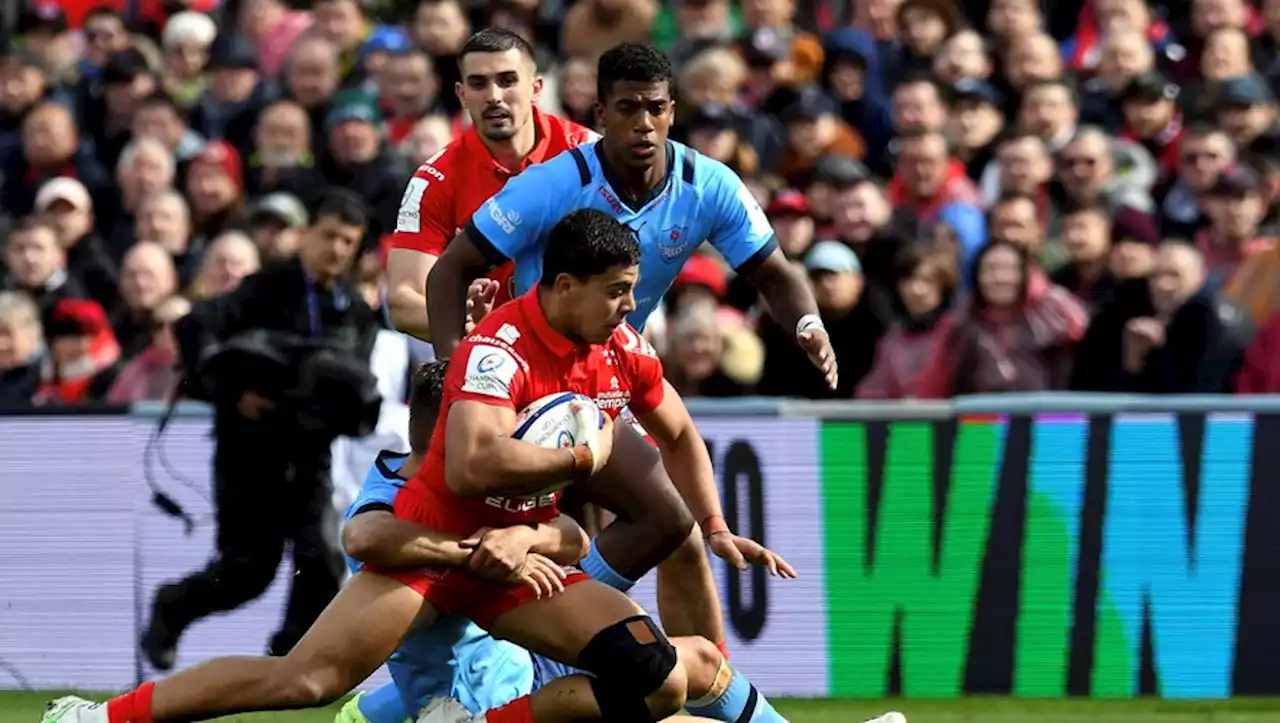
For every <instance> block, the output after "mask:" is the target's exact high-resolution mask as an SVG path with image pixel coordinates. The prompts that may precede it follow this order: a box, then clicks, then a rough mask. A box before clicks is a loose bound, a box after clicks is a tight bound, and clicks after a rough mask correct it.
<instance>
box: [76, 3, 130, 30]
mask: <svg viewBox="0 0 1280 723" xmlns="http://www.w3.org/2000/svg"><path fill="white" fill-rule="evenodd" d="M97 18H114V19H116V20H119V21H120V23H121V24H122V25H123V24H124V15H122V14H121V13H120V11H119V10H116V9H115V8H113V7H111V6H110V5H109V4H106V3H103V4H102V5H99V6H97V7H95V8H92V9H90V10H89V12H87V13H85V14H84V22H85V23H86V24H87V23H88V22H89V21H90V20H95V19H97Z"/></svg>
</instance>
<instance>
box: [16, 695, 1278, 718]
mask: <svg viewBox="0 0 1280 723" xmlns="http://www.w3.org/2000/svg"><path fill="white" fill-rule="evenodd" d="M57 695H58V694H56V693H16V692H0V723H39V721H40V712H41V711H42V710H43V708H44V704H45V702H46V701H47V700H49V699H51V698H54V697H57ZM773 702H774V704H775V705H776V706H777V708H778V710H779V711H780V712H781V713H782V714H783V715H785V716H786V717H787V718H788V719H789V720H790V721H791V723H858V722H859V721H861V720H863V719H865V718H868V717H870V716H873V715H879V714H880V713H883V712H885V711H888V710H899V711H902V712H903V713H905V714H906V716H907V718H908V720H909V721H910V723H987V722H988V721H990V722H991V723H1276V722H1277V721H1280V699H1276V698H1265V699H1262V698H1258V699H1236V700H1226V701H1204V702H1172V701H1161V700H1126V701H1091V700H1079V701H1077V700H1071V701H1062V700H1046V701H1027V700H1011V699H1006V698H967V699H964V700H952V701H915V700H894V701H860V700H859V701H855V700H786V699H781V700H774V701H773ZM337 709H338V706H334V707H332V708H328V709H322V710H311V711H292V712H287V713H260V714H256V715H243V716H232V717H230V718H225V719H223V720H225V721H234V722H235V723H332V721H333V715H334V713H335V712H336V711H337Z"/></svg>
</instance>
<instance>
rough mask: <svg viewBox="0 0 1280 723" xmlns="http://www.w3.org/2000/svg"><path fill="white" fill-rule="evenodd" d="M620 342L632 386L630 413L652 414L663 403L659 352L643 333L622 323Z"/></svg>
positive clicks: (625, 367)
mask: <svg viewBox="0 0 1280 723" xmlns="http://www.w3.org/2000/svg"><path fill="white" fill-rule="evenodd" d="M615 339H617V340H618V342H619V343H618V357H619V358H620V359H621V362H622V365H623V368H624V369H626V371H627V382H628V383H629V384H630V386H631V402H630V405H629V406H630V407H631V411H633V412H637V413H639V414H645V413H647V412H652V411H653V410H655V409H657V408H658V405H659V404H662V398H663V396H664V393H665V390H664V387H663V384H662V361H661V360H660V359H658V352H657V351H655V350H654V348H653V346H652V345H650V344H649V342H647V341H645V338H644V337H643V336H642V335H641V334H640V332H638V331H636V330H635V329H632V328H631V326H630V325H628V324H623V325H622V328H620V329H619V330H618V332H617V333H616V335H615Z"/></svg>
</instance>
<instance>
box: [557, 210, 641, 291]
mask: <svg viewBox="0 0 1280 723" xmlns="http://www.w3.org/2000/svg"><path fill="white" fill-rule="evenodd" d="M639 263H640V242H639V240H637V238H636V233H635V231H632V230H631V229H630V228H628V227H627V226H626V225H625V224H623V223H622V222H621V221H619V220H618V219H616V218H614V217H613V216H610V215H609V214H607V213H605V212H603V211H597V210H596V209H594V208H583V209H579V210H577V211H573V212H572V213H570V214H569V215H567V216H565V217H564V218H562V219H560V221H559V222H558V223H556V225H555V226H553V227H552V229H551V232H550V233H549V234H547V245H546V249H545V250H544V251H543V252H542V285H543V286H551V285H552V284H554V283H555V280H556V277H558V276H559V275H560V274H568V275H570V276H572V277H574V278H575V279H586V278H589V277H592V276H598V275H600V274H603V273H605V272H606V271H608V270H609V269H612V268H616V267H619V266H623V267H628V266H635V265H636V264H639Z"/></svg>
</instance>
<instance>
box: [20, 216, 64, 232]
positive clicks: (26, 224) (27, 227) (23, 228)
mask: <svg viewBox="0 0 1280 723" xmlns="http://www.w3.org/2000/svg"><path fill="white" fill-rule="evenodd" d="M41 230H43V231H48V232H49V233H52V234H55V235H56V234H57V231H56V230H55V229H54V228H53V226H52V225H50V223H49V222H48V221H46V220H44V219H43V218H41V217H39V216H23V217H22V218H20V219H18V220H16V221H14V222H13V223H12V224H11V225H10V226H9V235H10V236H13V235H14V234H19V233H30V232H32V231H41Z"/></svg>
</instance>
